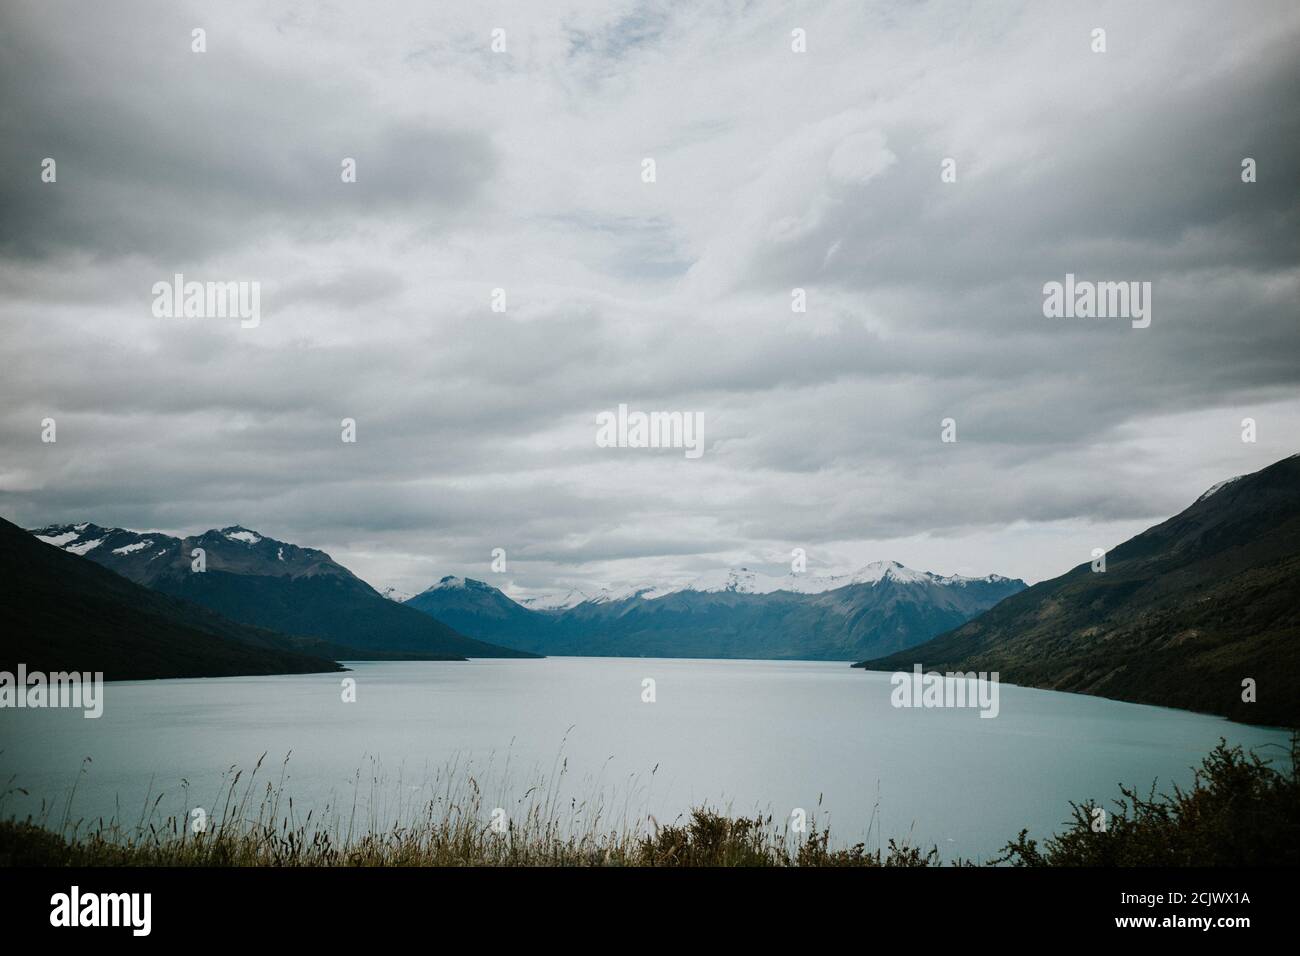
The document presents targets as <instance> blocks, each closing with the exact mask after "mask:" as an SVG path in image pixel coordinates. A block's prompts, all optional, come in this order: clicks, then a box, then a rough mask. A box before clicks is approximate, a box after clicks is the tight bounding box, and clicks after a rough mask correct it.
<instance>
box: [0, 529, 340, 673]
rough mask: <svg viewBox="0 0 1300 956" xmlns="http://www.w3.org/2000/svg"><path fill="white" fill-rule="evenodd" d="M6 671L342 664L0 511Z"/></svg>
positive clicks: (0, 650)
mask: <svg viewBox="0 0 1300 956" xmlns="http://www.w3.org/2000/svg"><path fill="white" fill-rule="evenodd" d="M0 583H2V592H3V598H2V600H0V622H2V623H0V670H7V671H10V672H11V673H12V672H13V671H14V670H15V669H16V667H17V665H18V664H19V663H23V664H26V665H27V667H28V669H29V670H39V671H46V672H49V671H60V670H76V671H92V672H93V671H102V672H103V674H104V678H105V679H106V680H139V679H148V678H160V677H233V676H240V675H250V674H303V673H315V672H320V671H339V670H342V669H343V668H342V667H341V666H340V665H338V664H336V663H335V662H334V661H332V660H327V659H323V658H321V657H317V656H312V655H310V654H307V653H302V651H301V648H303V647H306V648H307V649H315V645H314V644H313V643H312V642H302V643H299V642H296V641H295V640H294V639H293V638H290V637H287V636H285V635H283V634H276V633H274V632H271V631H265V630H261V629H259V628H253V627H247V626H244V625H241V624H236V623H234V622H233V621H228V620H225V619H223V618H221V617H220V616H219V615H217V614H214V613H213V612H212V611H209V610H207V609H206V608H201V607H197V606H195V605H192V604H188V603H187V602H185V601H180V600H177V599H176V598H173V597H168V596H167V595H165V594H159V593H157V592H155V591H151V590H149V589H148V588H146V587H142V586H140V585H138V584H134V583H132V582H131V581H128V580H126V579H125V578H123V577H121V576H119V575H117V574H114V573H113V572H112V571H109V570H106V569H105V568H101V567H99V566H97V565H95V564H93V563H91V562H89V561H83V560H82V559H81V558H79V557H77V556H75V555H72V554H65V553H63V552H61V551H59V550H58V549H57V548H52V547H50V546H49V545H46V544H42V543H41V542H40V541H37V540H36V539H35V538H33V537H32V536H31V535H30V534H28V533H27V532H26V531H24V530H23V529H22V528H19V527H17V526H16V525H13V524H10V523H9V522H8V521H5V520H3V519H0Z"/></svg>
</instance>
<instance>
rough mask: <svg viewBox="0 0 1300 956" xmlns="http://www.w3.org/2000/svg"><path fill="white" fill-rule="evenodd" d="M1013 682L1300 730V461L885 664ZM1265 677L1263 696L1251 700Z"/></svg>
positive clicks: (1277, 467)
mask: <svg viewBox="0 0 1300 956" xmlns="http://www.w3.org/2000/svg"><path fill="white" fill-rule="evenodd" d="M916 663H920V664H921V665H922V666H923V667H925V668H926V669H937V670H945V671H946V670H961V671H970V670H976V671H979V670H984V671H999V672H1000V673H1001V677H1002V680H1004V681H1008V682H1010V683H1014V684H1024V685H1029V686H1034V687H1043V688H1050V689H1053V690H1066V691H1076V692H1079V693H1086V694H1097V695H1099V696H1103V697H1112V698H1116V699H1119V700H1130V701H1136V702H1139V703H1148V704H1162V705H1165V706H1170V707H1182V708H1187V709H1190V710H1199V711H1205V712H1208V713H1214V714H1221V715H1223V716H1225V717H1230V718H1232V719H1233V720H1239V721H1243V722H1247V723H1263V724H1283V725H1289V726H1296V725H1300V456H1292V457H1290V458H1287V459H1284V460H1283V461H1280V462H1277V463H1276V464H1273V465H1270V466H1269V467H1268V468H1265V469H1263V470H1262V471H1259V472H1256V473H1254V474H1252V475H1246V476H1244V477H1241V478H1238V479H1234V480H1233V481H1230V482H1225V483H1224V484H1222V485H1220V486H1216V488H1214V489H1211V490H1210V491H1209V492H1207V493H1206V494H1205V495H1203V496H1201V498H1200V499H1198V500H1197V501H1196V502H1194V503H1193V504H1192V505H1191V507H1189V508H1187V509H1186V510H1185V511H1183V512H1181V513H1180V514H1178V515H1175V516H1174V517H1173V518H1170V519H1169V520H1168V521H1165V522H1164V523H1162V524H1159V525H1157V526H1155V527H1153V528H1150V529H1148V530H1147V531H1144V532H1143V533H1142V534H1140V535H1138V536H1137V537H1135V538H1132V539H1130V540H1129V541H1126V542H1124V543H1123V544H1122V545H1120V546H1119V547H1117V548H1115V549H1114V550H1112V551H1110V552H1109V553H1108V554H1107V556H1106V571H1105V572H1104V573H1094V572H1093V571H1092V570H1091V567H1090V565H1088V564H1084V565H1081V566H1080V567H1077V568H1075V569H1074V570H1072V571H1070V572H1068V573H1066V574H1064V575H1062V576H1061V577H1059V578H1055V579H1053V580H1051V581H1044V582H1041V583H1040V584H1036V585H1034V586H1033V587H1031V588H1029V589H1028V590H1026V591H1023V592H1021V593H1020V594H1017V595H1015V596H1013V597H1010V598H1008V599H1006V600H1005V601H1003V602H1002V603H1001V604H999V605H997V606H996V607H994V608H992V609H991V610H989V611H986V612H985V613H984V614H982V615H980V616H979V617H977V618H975V619H974V620H972V621H970V622H969V623H967V624H965V625H963V626H961V627H959V628H957V629H955V630H953V631H950V632H948V633H947V634H943V635H940V636H939V637H936V638H935V639H934V640H932V641H929V642H927V643H925V644H922V645H920V646H919V647H914V648H912V649H911V650H908V651H904V652H901V653H897V654H894V655H891V656H889V657H884V658H879V659H876V660H869V661H865V662H863V663H862V664H860V665H857V666H863V667H867V668H870V669H872V670H910V669H911V668H912V666H913V665H914V664H916ZM1246 678H1253V679H1254V680H1255V681H1256V683H1257V687H1258V691H1257V701H1256V702H1255V703H1246V702H1243V701H1242V699H1241V695H1242V681H1243V680H1244V679H1246Z"/></svg>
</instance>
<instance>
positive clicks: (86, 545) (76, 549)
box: [63, 538, 106, 555]
mask: <svg viewBox="0 0 1300 956" xmlns="http://www.w3.org/2000/svg"><path fill="white" fill-rule="evenodd" d="M105 540H106V539H104V538H96V539H95V540H94V541H82V542H79V543H78V544H70V545H68V546H67V547H66V548H64V549H63V550H64V551H70V552H72V553H73V554H78V555H80V554H86V553H87V552H89V551H94V550H95V549H96V548H98V547H99V546H100V545H101V544H103V543H104V541H105Z"/></svg>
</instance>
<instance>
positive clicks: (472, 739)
mask: <svg viewBox="0 0 1300 956" xmlns="http://www.w3.org/2000/svg"><path fill="white" fill-rule="evenodd" d="M350 666H351V667H352V668H353V671H352V673H351V674H348V675H333V674H330V675H303V676H288V677H247V678H223V679H214V680H168V681H141V682H128V683H113V684H109V685H107V686H106V688H105V694H106V697H105V708H104V715H103V717H101V718H100V719H98V720H86V719H84V718H82V716H81V714H80V712H79V711H78V712H74V711H59V710H42V711H31V710H8V709H6V710H0V750H2V751H3V753H0V789H8V788H9V787H10V786H17V787H22V788H24V789H26V790H27V791H28V794H29V795H28V796H27V797H22V796H21V795H17V794H10V796H9V797H7V798H6V804H5V806H4V813H5V814H6V815H16V816H25V815H26V814H27V813H29V812H31V813H39V811H40V805H41V801H42V800H44V801H45V802H46V803H47V804H51V805H57V807H58V810H57V812H55V813H54V814H52V816H53V817H54V819H55V820H56V821H57V820H58V819H61V818H62V816H63V807H64V802H65V801H66V800H67V798H68V794H69V792H70V787H71V785H72V784H73V783H74V781H75V782H77V788H76V792H75V796H74V799H73V803H72V816H73V817H74V818H76V817H84V818H89V819H94V818H96V817H100V816H103V817H105V818H110V817H112V816H113V815H114V814H115V813H116V814H117V815H118V818H119V819H122V820H124V821H126V822H127V823H135V822H136V821H138V820H139V819H140V818H141V815H142V810H143V808H144V807H145V805H146V804H147V803H152V801H153V799H154V798H156V797H157V796H158V794H159V793H162V794H163V800H162V803H161V804H160V805H159V813H160V814H163V815H170V814H173V813H174V814H178V815H180V814H184V813H185V812H186V810H187V809H188V808H190V807H193V806H205V805H206V801H207V800H209V799H210V797H211V795H213V794H215V793H216V792H217V791H218V790H219V788H220V786H221V783H222V780H223V774H227V773H228V771H229V768H231V767H232V766H237V767H243V768H251V767H252V765H253V764H254V763H255V762H256V761H257V759H258V757H259V756H261V755H262V754H263V753H264V752H265V753H266V754H267V758H266V762H265V764H264V769H263V771H261V777H259V779H262V778H263V777H264V778H266V779H270V780H272V781H273V782H274V781H275V780H277V779H278V778H279V775H280V773H281V763H282V761H283V759H284V758H285V756H286V755H288V754H289V753H290V751H292V756H291V757H290V759H289V761H288V765H287V789H288V792H289V793H291V794H292V795H293V797H294V802H295V806H296V807H297V808H298V811H299V814H300V815H301V814H302V813H305V811H306V809H308V808H312V807H315V808H316V809H317V818H319V817H320V816H321V814H322V812H323V811H324V808H325V807H326V806H328V807H330V808H331V811H332V812H335V814H336V815H338V814H341V815H342V817H345V818H346V817H350V816H351V807H352V804H353V801H354V798H355V799H356V801H357V802H358V804H359V805H360V806H361V807H362V812H361V813H360V816H359V818H360V819H361V820H362V821H365V820H367V819H375V820H380V821H382V820H385V819H388V818H391V817H395V816H398V815H400V814H401V813H402V812H403V808H409V807H410V806H411V805H413V804H416V803H419V802H421V801H422V800H424V799H427V798H428V796H429V794H430V793H431V792H433V789H434V788H437V787H442V786H444V784H445V778H446V772H445V771H446V768H447V767H448V766H449V765H453V764H455V765H457V766H459V767H461V768H467V769H468V771H469V772H470V773H472V774H473V775H474V776H475V778H476V780H477V781H479V783H480V785H481V786H482V788H483V791H484V799H485V801H486V803H487V806H489V807H491V806H492V805H500V806H506V807H511V806H516V805H517V800H518V798H519V796H520V795H521V794H522V793H523V792H524V791H525V790H526V789H527V788H528V787H529V786H531V785H532V784H534V783H536V782H537V781H538V779H539V778H547V779H549V780H550V781H551V783H550V785H549V787H548V788H547V791H546V792H549V793H552V794H555V795H557V796H558V797H561V798H563V799H564V800H565V801H566V803H567V800H568V799H569V798H571V797H572V798H576V799H577V800H579V801H581V800H582V799H583V798H588V799H589V801H590V802H593V803H594V802H595V800H596V798H597V797H598V796H601V795H603V796H604V804H605V806H606V808H607V809H606V811H605V815H606V818H607V819H610V820H611V821H612V822H615V823H617V822H618V818H619V817H620V816H621V815H624V814H626V815H628V816H629V817H638V816H640V815H642V814H645V813H653V814H654V815H655V816H656V817H657V819H659V820H660V821H667V820H671V819H673V818H674V817H676V816H677V815H678V814H679V813H681V812H682V811H683V810H684V809H686V808H688V807H690V806H694V805H698V804H701V803H705V802H708V803H712V804H714V805H717V806H723V807H728V808H730V809H731V810H732V811H733V812H736V813H751V812H755V811H761V812H765V813H769V812H770V813H772V814H773V815H774V816H775V817H776V818H777V819H778V820H781V819H785V818H786V817H787V816H788V814H789V813H790V812H791V810H792V809H793V808H795V807H802V808H805V809H807V810H808V812H809V813H810V815H811V814H813V813H814V812H816V813H817V815H818V817H819V818H820V819H823V820H825V819H829V822H830V824H831V826H832V831H833V833H834V834H835V836H836V838H837V842H839V843H845V842H856V841H858V840H868V841H869V843H870V845H871V846H873V847H874V846H875V845H876V843H877V842H878V839H879V837H880V836H881V835H882V834H883V836H884V837H885V838H888V837H890V836H895V837H907V836H909V835H910V837H911V838H912V839H913V840H914V841H919V842H923V843H925V844H927V845H928V844H931V843H933V844H937V845H938V847H939V849H940V851H941V853H942V854H943V856H944V857H945V858H950V857H953V856H957V855H962V856H968V857H973V858H977V859H978V858H985V857H988V856H990V855H992V854H993V853H994V852H995V851H996V850H997V849H998V848H1000V847H1001V846H1002V844H1003V843H1005V842H1006V841H1007V840H1008V839H1011V838H1012V837H1014V836H1015V835H1016V833H1017V832H1018V831H1019V830H1020V829H1021V828H1022V827H1028V828H1029V829H1030V831H1031V835H1035V836H1043V835H1046V834H1049V833H1051V832H1053V831H1054V830H1056V829H1058V828H1059V826H1060V825H1061V824H1062V822H1063V821H1065V820H1066V819H1067V817H1068V815H1069V801H1071V800H1075V801H1083V800H1086V799H1089V798H1101V799H1104V800H1105V801H1107V805H1109V800H1110V799H1111V798H1112V797H1115V796H1118V788H1117V785H1118V784H1119V783H1121V782H1123V783H1126V784H1137V785H1139V786H1141V787H1143V788H1145V787H1147V786H1149V785H1150V784H1151V782H1152V781H1153V780H1158V782H1159V784H1160V787H1161V788H1162V789H1165V788H1167V787H1169V786H1170V785H1172V784H1174V783H1179V784H1184V785H1185V784H1187V783H1189V782H1190V780H1191V771H1190V768H1191V767H1192V766H1193V765H1196V764H1198V763H1199V761H1200V759H1201V757H1202V756H1204V754H1205V753H1206V752H1207V751H1208V750H1209V749H1210V748H1211V747H1213V746H1214V744H1215V743H1216V742H1217V741H1218V739H1219V737H1221V736H1222V737H1226V738H1227V739H1228V741H1229V743H1240V744H1242V745H1244V746H1247V747H1257V746H1260V745H1265V744H1270V743H1273V744H1285V742H1286V739H1287V738H1286V734H1285V732H1283V731H1281V730H1275V729H1266V728H1255V727H1248V726H1243V725H1240V724H1234V723H1229V722H1228V721H1225V720H1221V719H1218V718H1214V717H1206V716H1200V715H1196V714H1189V713H1185V712H1181V711H1175V710H1167V709H1163V708H1157V707H1145V706H1139V705H1135V704H1125V703H1117V702H1114V701H1108V700H1102V699H1099V698H1092V697H1084V696H1078V695H1072V694H1059V693H1053V692H1050V691H1039V690H1026V689H1022V688H1017V687H1009V686H1006V685H1003V686H1002V688H1001V700H1000V704H1001V713H1000V715H999V716H998V717H997V718H996V719H981V718H980V717H979V714H978V711H976V710H902V709H895V708H893V707H891V706H890V689H891V688H890V684H889V675H888V674H877V673H864V672H863V671H860V670H852V669H850V668H849V667H848V666H847V665H845V664H834V663H821V662H817V663H813V662H789V661H700V660H660V659H628V658H550V659H546V660H527V661H486V660H484V661H471V662H468V663H416V662H397V663H389V662H385V663H370V662H363V663H355V664H351V665H350ZM344 676H348V677H353V678H355V679H356V681H357V701H356V702H355V703H343V702H342V701H341V699H340V698H341V694H340V685H341V679H342V677H344ZM647 677H649V678H653V679H654V681H655V692H656V697H657V699H656V701H655V702H654V703H644V702H643V701H642V681H643V679H644V678H647ZM1261 752H1262V753H1264V754H1270V753H1272V754H1279V753H1281V751H1279V750H1277V749H1276V748H1273V747H1270V748H1266V749H1265V750H1263V751H1261ZM84 757H90V758H91V762H90V763H89V764H87V765H86V767H85V772H84V774H82V775H81V777H80V780H79V781H78V780H77V778H78V774H79V768H80V767H81V766H82V760H83V758H84ZM561 770H562V771H563V773H560V772H559V771H561ZM440 771H442V773H441V776H440ZM11 777H12V778H13V782H12V784H8V783H6V781H9V780H10V778H11ZM358 777H359V779H360V783H358ZM462 779H463V777H462ZM182 780H184V781H186V782H187V784H188V788H189V789H188V796H187V793H186V791H185V790H184V788H183V787H182ZM534 798H535V797H534ZM819 802H820V810H818V809H817V808H818V805H819ZM340 808H341V809H340ZM209 812H211V808H209ZM372 812H373V813H372ZM511 812H513V811H511ZM326 815H327V816H328V815H329V813H328V812H327V813H326Z"/></svg>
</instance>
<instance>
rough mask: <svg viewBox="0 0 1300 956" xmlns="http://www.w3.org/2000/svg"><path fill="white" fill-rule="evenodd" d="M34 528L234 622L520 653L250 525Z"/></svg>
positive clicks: (420, 648) (364, 648) (459, 651)
mask: <svg viewBox="0 0 1300 956" xmlns="http://www.w3.org/2000/svg"><path fill="white" fill-rule="evenodd" d="M32 534H34V535H35V536H36V538H37V539H38V540H40V541H44V542H45V543H46V544H49V545H52V546H54V547H56V548H59V549H60V550H63V551H66V552H68V553H70V554H75V555H80V556H82V557H84V558H88V559H89V560H91V561H94V562H95V563H96V564H100V565H103V566H104V567H106V568H108V569H109V570H110V571H115V572H117V573H118V574H120V575H121V576H122V577H124V578H128V579H130V580H132V581H135V582H136V583H137V584H144V585H146V586H148V587H151V588H154V589H155V590H158V591H162V592H163V593H166V594H170V595H172V596H173V597H179V598H184V599H185V600H188V601H193V602H194V603H196V604H202V605H204V606H206V607H208V608H210V609H212V610H214V611H217V612H218V613H219V614H222V615H224V616H225V617H227V618H230V619H231V620H233V621H238V622H240V623H243V624H253V625H256V626H258V627H265V628H270V629H272V630H275V631H281V632H283V633H285V634H295V635H304V636H309V637H317V638H321V639H323V640H328V641H332V642H334V643H335V644H339V645H344V646H345V647H348V648H355V649H357V650H358V651H359V652H364V655H363V656H371V655H376V654H377V655H380V656H385V657H392V656H398V655H400V654H402V653H406V654H408V655H411V656H416V657H421V658H427V657H441V658H462V657H514V656H521V655H520V654H519V653H518V652H516V651H513V650H508V649H506V648H502V647H495V646H493V645H490V644H485V643H483V642H481V641H477V640H472V639H470V638H468V637H466V636H464V635H462V634H458V633H457V632H456V631H455V630H453V629H452V628H451V627H448V626H447V625H446V624H445V623H443V622H441V621H438V620H433V619H431V618H430V617H429V616H428V615H423V614H420V613H418V612H417V611H416V610H415V609H414V608H409V607H407V606H406V605H405V604H402V603H399V602H396V601H389V600H385V599H384V598H383V597H382V596H381V595H380V594H379V592H377V591H376V590H375V589H374V588H372V587H371V586H370V585H369V584H367V583H366V582H365V581H362V580H361V579H360V578H358V577H357V576H356V575H354V574H353V573H352V572H351V571H349V570H348V569H347V568H345V567H343V565H341V564H339V563H338V562H336V561H335V560H334V559H333V558H331V557H330V556H329V555H328V554H326V553H325V552H324V551H319V550H317V549H315V548H302V547H299V546H298V545H296V544H291V543H290V542H288V541H278V540H276V539H275V538H270V537H267V536H266V535H263V534H260V533H258V532H256V531H253V530H252V529H250V528H245V527H243V526H241V525H231V526H229V527H225V528H219V529H216V528H214V529H212V530H210V531H205V532H203V533H202V534H198V535H191V536H188V537H184V538H178V537H176V536H174V535H168V534H163V533H161V532H157V531H148V532H138V531H130V530H127V529H125V528H105V527H101V526H100V525H97V524H93V523H91V522H88V521H83V522H81V523H79V524H73V525H51V526H49V527H45V528H37V529H35V530H34V531H32ZM200 567H201V569H202V570H200ZM522 656H528V655H522Z"/></svg>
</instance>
